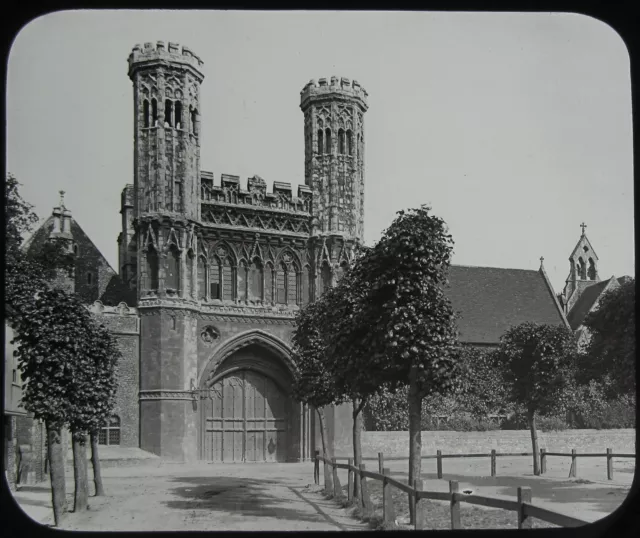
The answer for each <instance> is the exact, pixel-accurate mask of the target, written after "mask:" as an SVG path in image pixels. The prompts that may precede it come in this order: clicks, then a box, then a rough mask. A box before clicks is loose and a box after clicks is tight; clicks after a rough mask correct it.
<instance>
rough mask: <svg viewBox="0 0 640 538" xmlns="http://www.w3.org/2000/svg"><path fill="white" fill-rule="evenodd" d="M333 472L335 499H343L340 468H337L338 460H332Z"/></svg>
mask: <svg viewBox="0 0 640 538" xmlns="http://www.w3.org/2000/svg"><path fill="white" fill-rule="evenodd" d="M331 472H332V473H333V498H334V499H336V500H338V499H340V497H342V487H341V486H340V479H339V478H338V468H337V467H336V459H335V458H331Z"/></svg>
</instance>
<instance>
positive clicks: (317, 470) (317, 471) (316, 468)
mask: <svg viewBox="0 0 640 538" xmlns="http://www.w3.org/2000/svg"><path fill="white" fill-rule="evenodd" d="M319 457H320V451H319V450H316V457H315V459H314V460H313V481H314V482H315V483H316V484H320V460H319V459H318V458H319Z"/></svg>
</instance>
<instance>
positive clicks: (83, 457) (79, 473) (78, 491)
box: [71, 432, 89, 512]
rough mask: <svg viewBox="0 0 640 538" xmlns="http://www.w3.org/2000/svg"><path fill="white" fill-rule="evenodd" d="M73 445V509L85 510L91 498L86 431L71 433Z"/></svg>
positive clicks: (77, 510)
mask: <svg viewBox="0 0 640 538" xmlns="http://www.w3.org/2000/svg"><path fill="white" fill-rule="evenodd" d="M71 439H72V441H71V443H72V447H73V480H74V485H75V491H74V495H73V511H74V512H83V511H84V510H86V509H87V505H88V498H89V479H88V476H87V441H86V435H85V434H84V433H75V432H73V433H72V434H71Z"/></svg>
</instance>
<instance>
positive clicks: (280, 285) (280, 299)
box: [276, 263, 287, 304]
mask: <svg viewBox="0 0 640 538" xmlns="http://www.w3.org/2000/svg"><path fill="white" fill-rule="evenodd" d="M276 303H278V304H287V266H286V265H285V264H284V263H282V264H280V266H279V267H278V271H277V272H276Z"/></svg>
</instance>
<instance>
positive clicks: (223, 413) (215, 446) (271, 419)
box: [199, 333, 304, 463]
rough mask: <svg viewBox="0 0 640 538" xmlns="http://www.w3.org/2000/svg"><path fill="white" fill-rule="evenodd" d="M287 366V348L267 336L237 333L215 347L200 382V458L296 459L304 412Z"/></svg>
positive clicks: (209, 459) (225, 461)
mask: <svg viewBox="0 0 640 538" xmlns="http://www.w3.org/2000/svg"><path fill="white" fill-rule="evenodd" d="M291 369H292V366H291V362H290V359H289V353H288V349H286V348H285V347H284V345H283V344H282V343H281V342H279V341H277V340H276V339H275V338H273V337H272V336H271V335H266V334H262V333H253V334H251V335H246V336H243V337H239V338H236V339H234V341H233V342H231V343H229V344H227V345H226V346H224V347H223V349H221V350H219V351H218V352H217V353H216V355H215V356H214V357H213V358H212V359H211V361H210V363H209V365H208V366H207V368H206V369H205V372H203V375H202V377H201V381H200V398H199V404H200V405H199V407H200V416H199V431H200V434H199V448H200V459H201V460H204V461H209V462H224V463H241V462H285V461H297V460H298V459H299V458H300V456H301V449H302V447H301V435H300V434H301V431H300V430H301V419H302V417H301V406H300V404H299V403H297V402H295V401H294V400H293V399H292V398H291V395H290V393H291V384H292V382H293V372H292V371H291ZM303 420H304V419H303Z"/></svg>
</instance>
